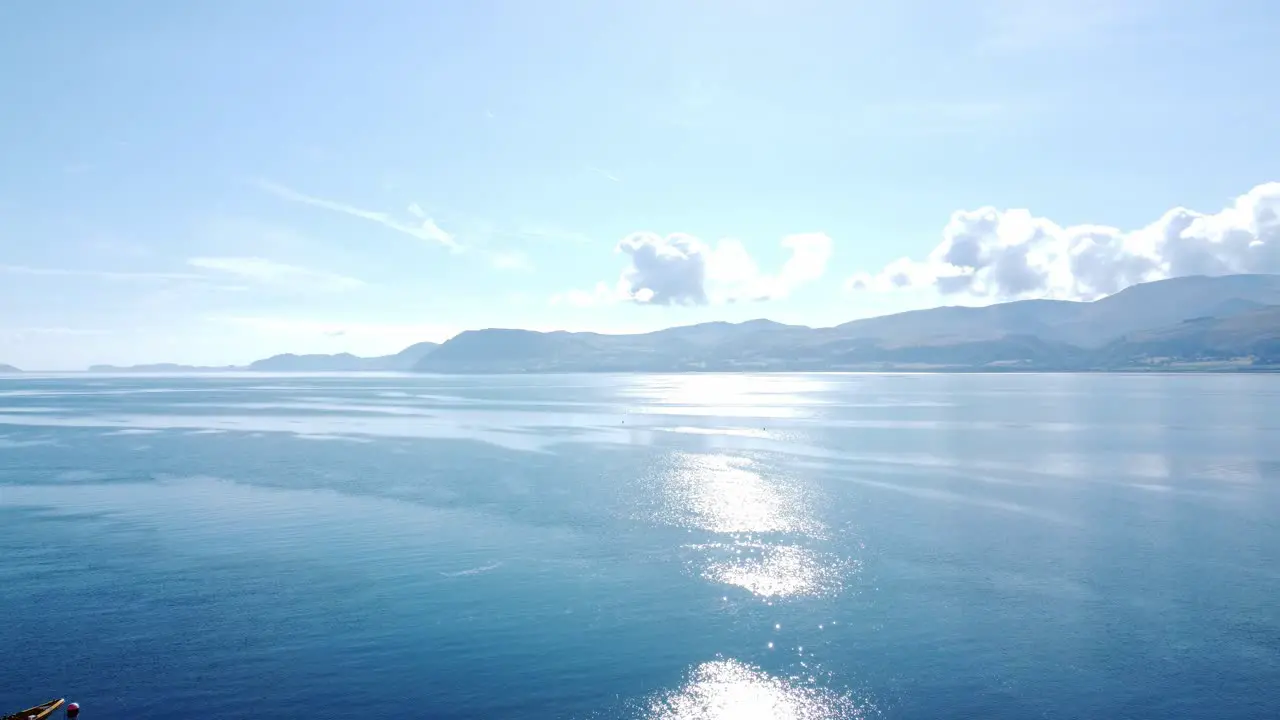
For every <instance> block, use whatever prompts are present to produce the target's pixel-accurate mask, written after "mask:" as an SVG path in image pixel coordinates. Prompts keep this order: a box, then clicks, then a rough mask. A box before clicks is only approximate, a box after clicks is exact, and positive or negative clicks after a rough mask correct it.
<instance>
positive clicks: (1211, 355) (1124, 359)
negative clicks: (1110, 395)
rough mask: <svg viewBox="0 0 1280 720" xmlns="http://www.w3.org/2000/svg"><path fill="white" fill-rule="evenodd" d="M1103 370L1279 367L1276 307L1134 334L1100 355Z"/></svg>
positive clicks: (1279, 308)
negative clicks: (1233, 364)
mask: <svg viewBox="0 0 1280 720" xmlns="http://www.w3.org/2000/svg"><path fill="white" fill-rule="evenodd" d="M1099 358H1100V360H1102V361H1103V363H1104V364H1106V365H1111V366H1133V365H1143V364H1145V365H1157V366H1159V365H1168V364H1171V363H1188V362H1222V361H1231V360H1238V359H1242V358H1250V359H1251V360H1252V364H1255V365H1268V366H1270V365H1276V366H1280V306H1269V307H1262V308H1258V309H1254V310H1249V311H1247V312H1243V313H1238V314H1232V315H1227V316H1225V317H1223V316H1220V317H1197V318H1190V319H1188V320H1184V321H1182V322H1180V323H1178V324H1176V325H1171V326H1168V327H1163V328H1157V329H1154V330H1147V331H1143V332H1137V333H1132V334H1130V335H1126V336H1124V337H1122V338H1120V339H1118V340H1115V341H1113V342H1112V343H1109V344H1108V345H1107V346H1106V347H1105V348H1102V350H1100V351H1099Z"/></svg>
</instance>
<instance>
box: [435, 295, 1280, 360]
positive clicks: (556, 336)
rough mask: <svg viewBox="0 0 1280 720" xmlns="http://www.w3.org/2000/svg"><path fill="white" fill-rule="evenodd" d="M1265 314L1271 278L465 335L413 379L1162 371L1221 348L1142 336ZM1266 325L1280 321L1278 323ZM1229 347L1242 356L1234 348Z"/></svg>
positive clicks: (1250, 328) (1261, 321)
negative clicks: (811, 319) (796, 316)
mask: <svg viewBox="0 0 1280 720" xmlns="http://www.w3.org/2000/svg"><path fill="white" fill-rule="evenodd" d="M1273 306H1280V276H1277V275H1230V276H1218V277H1206V276H1190V277H1184V278H1173V279H1168V280H1160V281H1155V282H1151V283H1144V284H1141V285H1135V286H1131V287H1129V288H1126V289H1125V290H1122V291H1120V292H1118V293H1115V294H1113V295H1109V296H1106V297H1103V298H1100V299H1098V300H1094V301H1089V302H1076V301H1065V300H1021V301H1015V302H1009V303H999V304H994V305H987V306H981V307H971V306H947V307H938V308H931V309H927V310H911V311H907V312H903V313H896V314H893V315H882V316H878V317H872V318H865V319H860V320H853V321H850V322H847V323H842V324H840V325H836V326H834V327H828V328H809V327H806V326H799V325H784V324H782V323H776V322H773V321H769V320H752V321H747V322H744V323H737V324H733V323H724V322H713V323H703V324H700V325H688V326H681V327H674V328H667V329H665V330H658V331H655V332H650V333H643V334H635V335H604V334H600V333H571V332H565V331H558V332H549V333H544V332H535V331H530V330H518V329H510V328H489V329H483V330H468V331H466V332H463V333H460V334H458V335H457V336H455V337H454V338H452V339H450V340H449V341H447V342H445V343H444V344H442V345H441V346H440V347H439V348H437V349H436V350H434V351H433V352H431V353H430V354H428V355H426V356H425V357H423V358H422V360H421V361H420V362H419V363H418V364H417V365H415V367H414V369H415V370H416V371H419V372H433V373H529V372H534V373H536V372H607V371H614V372H681V371H698V370H704V371H705V370H722V371H731V370H757V371H822V370H892V369H928V370H979V369H985V370H997V369H998V370H1040V371H1048V370H1057V371H1084V370H1109V369H1119V368H1121V367H1132V368H1133V369H1149V368H1151V367H1156V366H1160V367H1165V368H1167V369H1173V368H1174V366H1173V365H1171V364H1170V363H1171V362H1178V361H1185V362H1189V361H1192V360H1195V361H1203V360H1205V359H1207V358H1218V359H1222V358H1221V356H1222V355H1223V353H1224V352H1226V351H1227V350H1228V349H1229V348H1226V347H1224V349H1222V350H1221V351H1214V352H1206V349H1205V348H1197V347H1196V346H1195V340H1194V338H1192V339H1184V341H1183V342H1182V344H1181V345H1179V346H1178V349H1179V354H1177V355H1174V356H1159V357H1163V358H1164V360H1163V361H1157V360H1155V359H1153V356H1149V355H1147V354H1144V351H1143V349H1142V347H1143V346H1142V345H1141V343H1143V342H1148V343H1149V340H1144V339H1143V337H1142V335H1141V333H1143V332H1155V331H1162V330H1164V329H1166V328H1171V327H1174V326H1177V325H1178V324H1179V323H1181V322H1182V321H1184V320H1187V319H1189V318H1192V317H1215V318H1220V317H1232V316H1235V315H1239V314H1247V313H1250V312H1259V313H1261V314H1260V315H1258V318H1257V319H1256V320H1255V321H1254V322H1253V323H1252V324H1246V326H1244V327H1241V328H1237V329H1236V330H1235V332H1236V334H1237V335H1240V334H1241V333H1243V334H1245V335H1247V334H1249V333H1254V334H1257V333H1264V334H1265V333H1266V332H1269V330H1268V328H1269V326H1268V325H1266V323H1267V322H1270V321H1271V320H1272V319H1273V316H1272V315H1271V314H1269V313H1267V312H1263V310H1265V309H1266V308H1269V307H1273ZM1275 319H1276V320H1277V321H1280V315H1276V316H1275ZM1231 327H1235V326H1231ZM1131 336H1132V338H1131V339H1129V340H1126V338H1130V337H1131ZM1215 337H1216V336H1215ZM1126 342H1127V343H1130V344H1131V345H1132V346H1126V345H1125V343H1126ZM1229 347H1230V348H1236V349H1240V348H1247V347H1252V346H1251V345H1250V344H1249V341H1246V340H1244V339H1240V338H1237V340H1236V341H1234V344H1232V345H1230V346H1229ZM1264 347H1269V346H1265V345H1264ZM1267 357H1268V358H1269V357H1270V356H1269V355H1268V356H1267ZM1121 358H1128V359H1127V360H1126V361H1124V362H1127V363H1128V366H1126V365H1124V363H1123V362H1121V361H1120V359H1121ZM1161 363H1163V364H1161Z"/></svg>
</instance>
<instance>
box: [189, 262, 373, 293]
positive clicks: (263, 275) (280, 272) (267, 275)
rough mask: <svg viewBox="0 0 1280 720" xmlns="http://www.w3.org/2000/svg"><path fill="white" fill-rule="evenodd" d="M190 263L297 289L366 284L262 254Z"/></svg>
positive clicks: (252, 279)
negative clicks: (280, 261) (264, 256)
mask: <svg viewBox="0 0 1280 720" xmlns="http://www.w3.org/2000/svg"><path fill="white" fill-rule="evenodd" d="M187 264H188V265H190V266H191V267H197V268H201V269H202V270H213V271H215V272H220V273H226V274H228V275H234V276H236V277H238V278H242V279H244V280H251V281H254V282H257V283H261V284H264V285H274V286H280V287H288V288H292V289H298V290H353V289H355V288H359V287H363V286H364V282H363V281H361V280H357V279H356V278H352V277H347V276H345V275H339V274H337V273H332V272H327V271H324V270H313V269H311V268H305V267H298V266H297V265H286V264H284V263H278V262H275V261H273V260H267V259H265V258H259V257H196V258H191V259H189V260H187Z"/></svg>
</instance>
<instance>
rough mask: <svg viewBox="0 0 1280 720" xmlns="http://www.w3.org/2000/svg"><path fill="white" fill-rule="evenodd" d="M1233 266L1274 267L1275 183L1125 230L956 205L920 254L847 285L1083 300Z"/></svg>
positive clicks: (1277, 237)
mask: <svg viewBox="0 0 1280 720" xmlns="http://www.w3.org/2000/svg"><path fill="white" fill-rule="evenodd" d="M1235 273H1280V183H1266V184H1263V185H1259V186H1257V187H1255V188H1253V189H1252V190H1250V191H1249V192H1247V193H1245V194H1244V195H1241V196H1240V197H1238V198H1236V199H1235V200H1234V201H1233V202H1232V203H1231V204H1230V205H1229V206H1227V207H1226V208H1224V209H1222V210H1220V211H1219V212H1217V213H1214V214H1209V215H1206V214H1202V213H1199V212H1196V211H1193V210H1188V209H1186V208H1175V209H1173V210H1170V211H1168V212H1166V213H1165V214H1164V215H1163V216H1162V217H1161V218H1160V219H1158V220H1156V221H1155V222H1153V223H1151V224H1149V225H1147V226H1146V227H1143V228H1140V229H1137V230H1131V231H1128V232H1126V231H1122V230H1119V229H1117V228H1113V227H1106V226H1102V225H1073V226H1068V227H1063V226H1061V225H1058V224H1057V223H1054V222H1053V221H1052V220H1049V219H1047V218H1041V217H1035V216H1033V215H1032V214H1031V213H1030V212H1029V211H1027V210H997V209H996V208H993V207H985V208H980V209H978V210H961V211H957V212H955V213H953V214H952V215H951V220H950V222H948V223H947V225H946V227H945V228H944V229H943V231H942V243H941V244H939V245H938V246H937V247H936V248H934V250H933V252H931V253H930V254H929V255H928V257H926V258H925V259H923V260H914V259H911V258H901V259H899V260H896V261H894V262H892V263H890V264H889V265H888V266H887V267H885V268H884V269H883V270H881V271H880V272H878V273H865V272H864V273H858V274H856V275H854V276H853V277H851V278H850V279H849V281H848V287H850V288H852V289H855V290H894V289H905V288H921V287H933V288H934V289H936V290H937V291H938V292H939V293H941V294H943V295H958V294H964V295H970V296H973V297H979V298H995V299H1014V298H1024V297H1050V298H1060V299H1068V300H1090V299H1093V298H1097V297H1100V296H1102V295H1108V294H1110V293H1114V292H1117V291H1119V290H1123V289H1124V288H1126V287H1128V286H1130V285H1133V284H1135V283H1140V282H1147V281H1151V280H1160V279H1164V278H1170V277H1181V276H1185V275H1229V274H1235Z"/></svg>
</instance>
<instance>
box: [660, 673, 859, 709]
mask: <svg viewBox="0 0 1280 720" xmlns="http://www.w3.org/2000/svg"><path fill="white" fill-rule="evenodd" d="M645 717H646V718H647V719H648V720H851V719H852V720H857V719H859V718H864V717H866V714H865V713H864V712H863V710H862V709H861V708H860V707H858V706H857V705H856V704H855V703H854V702H853V700H852V699H851V698H850V697H848V696H846V695H840V694H837V693H835V692H833V691H831V690H828V689H825V688H820V687H816V686H813V685H811V684H801V683H799V682H797V681H793V680H788V679H784V678H779V677H775V676H773V675H770V674H768V673H766V672H764V671H763V670H761V669H759V668H757V667H753V666H751V665H747V664H746V663H743V662H739V661H737V660H715V661H712V662H707V663H703V664H701V665H699V666H697V667H695V668H693V670H692V671H690V673H689V678H688V680H687V681H686V682H685V684H684V685H683V686H681V687H680V688H678V689H676V690H674V691H672V692H669V693H665V694H663V695H662V696H660V697H658V698H655V699H654V700H652V701H650V703H649V705H648V708H647V712H646V714H645Z"/></svg>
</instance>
